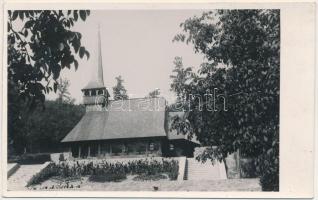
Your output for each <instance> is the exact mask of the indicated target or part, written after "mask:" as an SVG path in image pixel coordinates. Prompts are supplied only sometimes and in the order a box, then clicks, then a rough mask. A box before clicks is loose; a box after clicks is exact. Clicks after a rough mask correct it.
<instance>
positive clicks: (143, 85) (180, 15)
mask: <svg viewBox="0 0 318 200" xmlns="http://www.w3.org/2000/svg"><path fill="white" fill-rule="evenodd" d="M201 13H202V11H200V10H148V11H147V10H112V11H111V10H105V11H101V10H98V11H97V10H96V11H91V15H90V16H89V17H88V18H87V20H86V21H85V22H81V21H80V22H79V23H77V24H76V25H75V26H74V28H73V30H76V31H79V32H81V33H82V45H84V46H85V47H86V49H87V50H88V51H89V52H90V54H91V57H90V59H89V60H86V57H85V58H84V59H78V61H79V68H78V70H77V71H75V69H74V68H72V69H71V70H68V69H65V70H63V71H62V77H64V78H67V79H69V80H70V84H71V85H70V88H69V91H70V93H71V96H72V97H73V98H75V99H76V103H81V102H82V93H81V89H82V88H83V87H84V86H85V85H86V84H87V83H88V82H89V81H90V79H91V77H92V76H93V74H92V73H97V70H96V69H97V30H98V28H97V27H98V23H100V26H101V40H102V44H101V47H102V58H103V70H104V82H105V86H106V87H107V88H108V89H109V92H110V94H111V95H112V87H113V86H114V85H115V84H116V81H115V77H116V76H118V75H121V76H122V78H123V79H124V86H125V87H126V89H127V91H128V94H129V96H130V97H133V98H134V97H144V96H146V95H147V94H148V93H149V92H150V91H153V90H154V89H155V88H159V89H160V92H161V95H162V96H164V97H165V98H166V99H167V100H168V101H169V103H171V102H172V101H173V100H174V99H175V97H174V94H173V93H172V92H170V90H169V89H170V83H171V79H170V78H169V76H170V75H171V73H172V70H173V68H174V65H173V60H174V57H175V56H181V57H182V58H183V62H184V65H185V66H186V67H188V66H193V67H194V66H198V65H199V64H200V63H201V62H202V59H203V58H202V56H201V55H197V54H194V51H193V47H192V46H191V45H186V44H185V43H181V42H174V43H173V42H172V39H173V37H174V36H175V35H176V34H177V33H180V32H181V28H180V27H179V24H180V23H181V22H183V21H184V20H185V19H187V18H189V17H192V16H194V15H200V14H201ZM47 98H48V99H55V98H56V95H55V94H53V93H51V94H49V95H48V96H47Z"/></svg>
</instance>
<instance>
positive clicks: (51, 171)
mask: <svg viewBox="0 0 318 200" xmlns="http://www.w3.org/2000/svg"><path fill="white" fill-rule="evenodd" d="M55 174H57V168H56V165H55V164H54V163H50V164H48V165H47V166H46V167H45V168H44V169H42V171H41V172H39V173H37V174H35V175H33V176H32V178H31V179H30V180H29V181H28V183H27V185H26V186H27V187H29V186H31V185H36V184H39V183H42V182H43V181H45V180H47V179H49V178H51V177H52V176H54V175H55Z"/></svg>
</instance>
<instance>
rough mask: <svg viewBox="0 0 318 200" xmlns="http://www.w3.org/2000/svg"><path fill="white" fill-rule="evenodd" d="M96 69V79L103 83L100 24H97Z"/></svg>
mask: <svg viewBox="0 0 318 200" xmlns="http://www.w3.org/2000/svg"><path fill="white" fill-rule="evenodd" d="M97 45H98V50H97V51H98V69H97V80H98V82H100V83H102V84H103V85H104V78H103V60H102V48H101V39H100V24H98V44H97Z"/></svg>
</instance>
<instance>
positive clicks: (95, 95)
mask: <svg viewBox="0 0 318 200" xmlns="http://www.w3.org/2000/svg"><path fill="white" fill-rule="evenodd" d="M97 34H98V37H97V66H96V65H95V66H93V67H94V68H95V70H96V71H95V70H94V71H93V76H92V79H91V81H90V82H89V83H88V84H87V85H86V86H85V87H84V88H83V89H82V92H83V94H84V97H83V103H84V105H85V106H86V111H92V110H96V105H99V106H101V105H102V106H104V105H106V104H107V102H108V97H109V93H108V91H107V89H106V87H105V86H104V78H103V62H102V48H101V36H100V25H98V31H97ZM96 67H97V69H96ZM94 105H95V107H93V106H94Z"/></svg>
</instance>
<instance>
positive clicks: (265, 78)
mask: <svg viewBox="0 0 318 200" xmlns="http://www.w3.org/2000/svg"><path fill="white" fill-rule="evenodd" d="M279 20H280V14H279V10H217V11H216V12H207V13H203V14H202V16H200V17H193V18H189V19H187V20H186V21H185V22H184V23H182V24H181V27H182V28H183V31H184V33H181V34H178V35H176V36H175V38H174V41H183V42H186V43H191V44H193V46H194V51H195V53H201V54H203V55H204V56H205V61H204V62H203V63H202V64H201V66H200V69H199V70H198V72H197V73H194V74H192V75H191V78H190V79H189V80H188V81H187V82H182V81H180V80H181V79H180V78H177V77H178V76H179V77H180V76H182V71H181V70H176V71H175V73H176V75H175V76H174V77H172V79H173V83H181V86H178V87H177V85H178V84H172V87H171V89H172V90H173V91H175V92H176V93H177V94H179V93H180V94H179V95H182V96H184V97H185V100H186V101H187V102H186V103H185V105H186V106H187V107H186V109H185V112H186V115H185V117H184V118H183V119H175V120H174V125H173V127H174V128H175V129H177V130H184V128H186V129H187V131H188V132H190V133H191V134H195V135H196V136H197V139H198V140H199V141H200V142H201V143H202V144H203V145H205V146H209V148H207V149H206V151H205V152H204V153H203V154H202V155H201V156H200V157H199V159H202V160H206V159H211V160H215V159H216V160H224V159H225V158H226V156H227V155H228V154H230V153H233V152H235V151H237V150H240V152H241V154H242V155H243V156H248V157H253V158H256V165H257V170H258V172H259V175H260V181H261V184H262V188H263V190H274V191H277V190H279V73H280V72H279V66H280V59H279V57H280V21H279ZM177 69H178V68H177ZM179 88H182V89H181V90H180V89H179ZM213 92H217V95H216V97H217V98H216V99H213V98H212V102H211V98H193V96H192V95H191V94H196V95H199V96H200V97H207V96H209V95H210V94H211V93H213ZM212 95H213V94H212ZM220 97H222V98H220ZM211 105H213V109H211ZM224 105H226V109H224V108H225V107H224ZM178 127H179V128H178ZM180 127H183V128H181V129H180ZM212 146H216V148H212Z"/></svg>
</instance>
